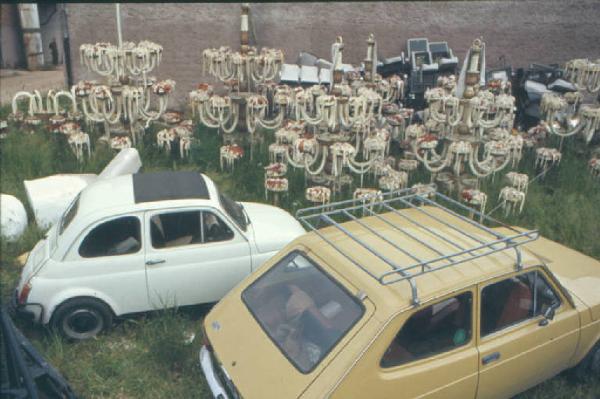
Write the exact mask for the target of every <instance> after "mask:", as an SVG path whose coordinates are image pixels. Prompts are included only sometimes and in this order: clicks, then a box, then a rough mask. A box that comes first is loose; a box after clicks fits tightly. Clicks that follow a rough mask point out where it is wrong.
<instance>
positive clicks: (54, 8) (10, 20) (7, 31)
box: [0, 3, 64, 68]
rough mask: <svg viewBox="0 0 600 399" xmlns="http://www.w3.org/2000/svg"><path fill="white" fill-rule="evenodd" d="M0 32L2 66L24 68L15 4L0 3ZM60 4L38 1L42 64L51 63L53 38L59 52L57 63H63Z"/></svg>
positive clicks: (21, 39)
mask: <svg viewBox="0 0 600 399" xmlns="http://www.w3.org/2000/svg"><path fill="white" fill-rule="evenodd" d="M0 7H1V12H2V14H1V27H0V29H1V34H0V45H1V49H2V65H1V67H2V68H25V67H26V66H27V65H26V58H25V50H24V49H23V38H22V34H21V27H20V22H19V11H18V9H17V5H16V4H1V5H0ZM61 7H62V5H60V4H46V3H40V4H39V5H38V13H39V20H40V24H41V26H40V32H41V35H42V49H43V52H44V64H46V65H51V64H52V56H51V52H50V47H49V45H50V43H51V42H52V41H53V40H54V41H55V42H56V44H57V48H58V53H59V64H62V63H64V49H63V25H62V21H61V18H62V15H63V14H62V13H63V11H62V10H61Z"/></svg>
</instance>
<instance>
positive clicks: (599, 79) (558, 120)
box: [540, 59, 600, 143]
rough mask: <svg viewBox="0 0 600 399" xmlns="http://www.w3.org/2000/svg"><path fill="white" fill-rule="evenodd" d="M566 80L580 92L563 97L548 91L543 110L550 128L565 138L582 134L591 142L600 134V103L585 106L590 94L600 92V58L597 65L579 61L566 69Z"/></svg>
mask: <svg viewBox="0 0 600 399" xmlns="http://www.w3.org/2000/svg"><path fill="white" fill-rule="evenodd" d="M564 77H565V79H567V80H569V81H571V83H573V84H574V85H575V87H576V88H577V90H578V91H576V92H571V93H565V94H564V95H559V94H557V93H553V92H548V93H545V94H544V95H543V96H542V100H541V103H540V111H541V112H542V117H543V119H544V121H545V126H546V129H547V130H548V131H549V132H550V133H551V134H554V135H557V136H559V137H561V138H564V137H570V136H574V135H576V134H578V133H581V135H582V136H583V137H584V139H585V141H586V143H590V142H591V141H592V138H593V137H594V134H596V133H597V132H600V103H599V100H598V97H597V98H596V101H595V104H590V103H588V104H583V102H584V101H585V100H586V94H588V95H591V94H596V93H598V92H600V59H598V60H596V61H595V62H592V61H589V60H587V59H575V60H571V61H569V62H567V64H566V66H565V75H564Z"/></svg>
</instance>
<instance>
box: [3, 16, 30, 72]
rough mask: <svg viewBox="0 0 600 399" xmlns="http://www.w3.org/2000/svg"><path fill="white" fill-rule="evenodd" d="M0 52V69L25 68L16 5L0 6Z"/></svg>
mask: <svg viewBox="0 0 600 399" xmlns="http://www.w3.org/2000/svg"><path fill="white" fill-rule="evenodd" d="M0 50H1V51H2V65H0V67H2V68H23V67H25V62H26V61H25V52H24V50H23V39H21V28H20V25H19V12H18V10H17V5H16V4H0Z"/></svg>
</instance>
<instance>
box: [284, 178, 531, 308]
mask: <svg viewBox="0 0 600 399" xmlns="http://www.w3.org/2000/svg"><path fill="white" fill-rule="evenodd" d="M445 204H447V205H445ZM449 206H451V207H452V208H455V209H456V210H452V209H450V207H449ZM431 208H435V209H436V210H438V211H441V212H444V213H445V214H447V215H449V216H452V217H453V218H456V220H457V221H459V219H460V221H462V222H464V223H468V224H469V225H471V226H472V227H474V228H475V230H472V231H476V232H477V233H478V234H473V232H469V231H466V230H465V229H461V228H460V227H459V226H456V225H453V224H452V223H448V221H447V220H444V219H442V218H440V216H439V213H438V214H437V215H436V214H435V213H434V212H431V211H430V210H431ZM401 209H415V210H417V211H418V212H419V213H420V214H422V215H423V216H424V218H429V219H430V220H434V221H436V222H437V223H440V224H442V225H444V226H446V227H447V228H449V229H450V230H452V232H453V233H454V234H456V235H458V236H459V237H461V238H465V239H468V241H469V242H474V243H475V245H474V246H465V245H461V244H460V243H459V242H456V241H454V240H451V239H450V238H448V237H445V236H444V235H443V234H440V233H439V232H438V231H436V230H434V229H432V228H430V227H428V226H426V225H424V224H423V223H421V222H419V221H418V220H415V218H414V217H411V216H410V215H409V214H407V212H402V211H401ZM382 213H393V214H395V215H398V216H400V217H402V219H403V220H404V221H406V222H407V224H408V226H410V227H417V228H418V229H419V231H420V232H422V233H423V234H427V235H429V236H430V237H431V238H432V239H434V240H441V241H444V242H445V243H446V244H448V246H449V247H452V248H455V250H452V251H451V252H449V251H447V250H446V251H445V252H444V251H442V250H441V249H440V248H439V247H437V248H436V247H435V246H433V245H431V244H429V243H428V242H426V241H424V240H423V239H420V238H418V237H417V236H416V235H414V234H413V233H411V232H410V231H409V230H408V229H406V228H403V226H401V225H399V224H396V223H394V222H393V221H391V220H390V218H385V217H383V216H382V215H381V214H382ZM361 216H372V217H375V218H377V219H379V220H380V221H381V222H383V223H385V224H387V225H388V226H390V227H391V228H392V229H393V230H395V231H397V232H400V233H402V234H403V235H405V236H407V237H408V238H409V239H410V240H413V241H416V242H418V243H419V244H420V245H422V246H424V247H426V248H428V249H429V250H430V251H431V252H433V253H435V254H436V255H435V256H434V257H433V258H430V259H423V258H422V257H419V256H418V255H417V254H415V253H414V252H410V251H409V250H408V249H407V248H406V247H405V246H404V247H403V246H402V245H401V244H399V243H398V242H394V241H393V240H392V239H391V238H390V237H389V235H388V236H386V235H385V234H383V233H382V232H381V231H378V230H376V229H374V228H372V227H371V226H369V225H368V224H367V223H365V222H364V221H363V220H361ZM474 216H477V217H479V218H480V220H481V223H479V222H477V221H475V220H473V217H474ZM296 217H297V219H298V220H299V221H300V222H301V223H302V224H303V225H304V226H306V227H307V228H308V229H309V230H310V231H314V232H315V233H316V234H317V235H318V236H319V237H321V238H322V239H323V240H324V241H326V242H327V243H328V244H329V245H331V246H332V247H333V248H334V249H335V250H337V251H338V252H339V253H340V254H342V255H343V256H344V257H345V258H347V259H348V260H349V261H350V262H351V263H353V264H354V265H355V266H357V267H359V268H360V269H362V270H363V271H364V272H366V273H367V274H368V275H369V276H371V277H372V278H374V279H376V280H377V281H378V282H379V283H380V284H382V285H389V284H393V283H397V282H400V281H407V282H408V283H409V284H410V287H411V291H412V302H413V304H414V305H418V304H419V303H420V301H419V296H418V292H417V286H416V283H415V279H416V278H417V277H419V276H423V275H425V274H427V273H431V272H435V271H437V270H441V269H445V268H447V267H454V266H456V265H459V264H462V263H465V262H468V261H472V260H474V259H477V258H481V257H484V256H487V255H490V254H493V253H496V252H500V251H505V250H508V249H513V250H514V251H515V254H516V259H515V267H516V268H517V270H519V269H521V268H522V261H521V251H520V248H519V246H520V245H522V244H525V243H528V242H530V241H533V240H535V239H537V238H538V237H539V232H538V231H537V230H528V231H519V230H516V229H514V228H512V227H510V226H507V225H505V224H504V223H502V222H500V221H498V220H496V219H494V218H491V217H490V216H486V215H484V214H482V213H480V212H479V211H477V210H475V209H473V208H470V207H468V206H466V205H464V204H462V203H460V202H458V201H456V200H454V199H452V198H449V197H447V196H445V195H443V194H441V193H438V192H437V191H435V189H434V188H432V187H431V188H430V187H428V186H426V189H425V190H423V189H420V190H417V189H414V188H409V189H404V190H399V191H393V192H388V193H385V194H382V195H380V196H378V197H377V198H371V199H363V200H357V199H354V200H346V201H340V202H335V203H331V204H325V205H320V206H314V207H310V208H305V209H300V210H298V212H297V213H296ZM345 221H349V222H355V223H357V224H358V225H360V226H361V227H362V228H364V229H365V230H367V231H369V232H370V233H371V234H373V235H375V236H377V237H378V238H379V239H381V240H383V241H385V242H386V243H387V244H389V245H390V246H392V247H393V248H394V249H396V250H398V251H399V252H401V253H403V254H404V255H406V256H408V257H409V258H410V259H412V260H413V263H411V264H409V265H399V264H398V263H397V262H395V261H394V260H393V259H392V257H391V256H389V253H385V252H382V251H377V250H376V249H374V248H373V247H372V246H371V245H369V244H368V243H367V242H365V241H364V240H363V239H361V238H359V237H358V236H357V235H356V234H353V233H352V232H350V231H349V230H348V229H347V228H346V227H345V226H344V224H343V222H345ZM484 222H488V223H493V224H497V225H500V226H503V227H505V228H507V229H509V231H510V232H511V233H514V234H510V235H504V234H500V233H499V232H497V231H494V230H492V229H491V228H489V227H486V226H485V225H484V224H483V223H484ZM323 227H334V228H335V229H337V230H338V231H340V232H342V233H344V234H345V235H346V236H347V237H348V238H350V239H352V240H353V241H354V242H356V243H357V244H358V245H360V246H361V247H362V248H364V249H366V250H367V251H369V252H370V253H371V254H372V255H373V256H375V257H376V258H379V259H380V260H382V261H383V262H384V263H386V264H387V265H388V266H390V268H391V270H389V271H387V272H384V273H382V274H375V273H374V272H373V271H371V270H369V268H368V267H367V265H365V264H363V263H361V262H359V261H358V260H357V259H356V258H354V257H353V256H352V255H351V254H349V253H348V251H344V250H343V249H342V248H340V247H339V246H338V245H336V244H335V243H334V242H333V241H332V240H331V239H330V238H328V237H327V235H325V234H323V233H322V232H321V231H319V229H320V228H323ZM479 233H481V234H479Z"/></svg>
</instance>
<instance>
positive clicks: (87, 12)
mask: <svg viewBox="0 0 600 399" xmlns="http://www.w3.org/2000/svg"><path fill="white" fill-rule="evenodd" d="M66 7H67V15H68V24H69V33H70V38H71V46H72V47H71V52H72V54H73V60H72V62H73V71H74V77H75V80H78V79H90V78H97V77H96V76H95V75H94V74H92V73H88V72H87V71H85V70H84V69H83V68H82V67H81V66H80V65H79V59H78V55H77V54H78V49H79V45H80V44H82V43H95V42H99V41H110V42H113V43H114V42H116V40H117V33H116V21H115V11H114V5H112V4H74V3H73V4H68V5H67V6H66ZM121 10H122V11H121V13H122V21H123V37H124V40H130V41H139V40H143V39H147V40H152V41H155V42H157V43H159V44H161V45H163V47H164V57H163V64H162V65H161V66H160V68H159V69H158V70H157V72H156V75H157V76H158V77H159V79H165V78H172V79H174V80H175V81H176V82H177V87H176V100H177V105H179V106H183V105H184V104H185V98H186V96H187V93H188V92H189V91H190V90H192V89H193V88H194V87H195V85H196V84H197V83H199V82H202V81H211V78H209V77H202V76H201V68H200V53H201V51H202V50H203V49H204V48H207V47H216V46H220V45H229V46H231V47H232V48H235V49H237V48H238V47H239V15H240V9H239V6H238V5H237V4H201V3H200V4H134V3H131V4H122V6H121ZM250 13H251V19H252V22H253V25H254V29H255V34H256V39H257V42H258V45H259V46H268V47H278V48H281V49H283V50H284V52H285V54H286V60H287V62H294V61H295V59H296V57H297V55H298V53H299V52H300V51H303V50H304V51H309V52H312V53H314V54H316V55H318V56H319V57H324V58H329V51H330V45H331V43H332V42H333V41H334V39H335V37H336V36H337V35H342V36H343V37H344V42H345V43H346V47H345V50H344V60H345V62H350V63H354V64H356V63H359V62H360V61H361V60H362V59H363V58H364V57H365V54H366V44H365V40H366V38H367V35H368V34H369V33H370V32H373V33H375V35H376V38H377V40H378V46H379V52H380V54H381V55H383V56H387V57H391V56H395V55H398V54H399V53H400V52H401V51H403V50H405V47H406V40H407V39H409V38H414V37H428V38H429V39H430V40H432V41H436V40H446V41H448V42H449V44H450V47H451V48H452V49H453V50H454V51H455V54H457V55H458V56H459V58H460V59H461V62H462V57H463V56H464V54H465V52H466V49H467V48H468V47H469V46H470V44H471V43H472V41H473V39H474V38H476V37H480V36H482V37H483V38H484V39H485V41H486V44H487V63H488V66H490V67H493V66H499V65H500V57H501V56H504V57H505V58H506V60H507V62H508V63H510V64H512V65H513V66H526V65H528V64H529V63H532V62H541V63H545V62H548V63H549V62H558V63H564V62H565V61H567V60H569V59H571V58H575V57H578V58H579V57H589V58H594V59H596V58H600V23H599V22H598V21H600V1H598V0H569V1H565V0H531V1H482V2H477V1H460V2H452V1H449V2H442V1H440V2H364V3H271V4H269V3H261V4H251V9H250ZM174 105H176V104H174Z"/></svg>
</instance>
